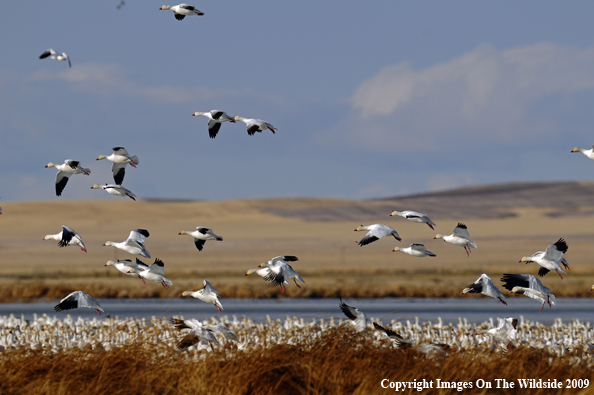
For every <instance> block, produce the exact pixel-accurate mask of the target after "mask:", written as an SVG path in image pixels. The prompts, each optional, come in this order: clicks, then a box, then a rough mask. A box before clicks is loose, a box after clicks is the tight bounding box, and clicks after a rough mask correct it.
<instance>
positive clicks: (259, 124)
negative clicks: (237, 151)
mask: <svg viewBox="0 0 594 395" xmlns="http://www.w3.org/2000/svg"><path fill="white" fill-rule="evenodd" d="M232 119H233V121H241V122H244V123H245V124H246V127H247V132H248V134H249V135H250V136H253V135H254V134H256V132H260V133H262V132H263V131H264V130H266V129H270V131H271V132H272V133H275V131H276V128H275V127H274V126H272V125H271V124H269V123H268V122H266V121H263V120H261V119H249V118H244V117H240V116H236V117H233V118H232Z"/></svg>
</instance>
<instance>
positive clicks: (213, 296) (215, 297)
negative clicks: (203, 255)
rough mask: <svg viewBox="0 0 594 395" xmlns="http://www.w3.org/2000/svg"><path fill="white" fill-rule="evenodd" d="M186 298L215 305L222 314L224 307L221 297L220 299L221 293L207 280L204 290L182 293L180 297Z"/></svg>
mask: <svg viewBox="0 0 594 395" xmlns="http://www.w3.org/2000/svg"><path fill="white" fill-rule="evenodd" d="M184 296H191V297H193V298H196V299H200V300H201V301H203V302H206V303H211V304H214V306H215V307H216V308H217V310H218V311H219V314H221V310H223V305H222V304H221V302H220V301H219V297H220V296H219V293H218V292H217V290H216V289H215V288H214V287H213V286H212V285H210V283H209V282H208V281H206V280H204V288H202V289H199V290H198V291H195V292H192V291H184V292H182V294H181V295H180V296H179V297H180V298H183V297H184Z"/></svg>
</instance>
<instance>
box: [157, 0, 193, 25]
mask: <svg viewBox="0 0 594 395" xmlns="http://www.w3.org/2000/svg"><path fill="white" fill-rule="evenodd" d="M159 9H160V10H171V11H173V16H175V19H177V20H178V21H181V20H182V19H184V18H185V17H187V16H192V15H204V12H202V11H200V10H198V9H197V8H196V7H194V6H193V5H189V4H185V3H182V4H178V5H164V6H163V7H161V8H159Z"/></svg>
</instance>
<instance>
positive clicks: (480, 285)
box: [460, 273, 507, 306]
mask: <svg viewBox="0 0 594 395" xmlns="http://www.w3.org/2000/svg"><path fill="white" fill-rule="evenodd" d="M466 293H471V294H478V293H481V294H483V295H487V296H490V297H492V298H495V299H497V300H499V301H500V302H501V303H503V304H504V305H506V306H507V302H506V301H505V296H504V295H503V293H501V291H500V290H499V289H498V288H497V287H496V286H495V284H493V281H492V280H491V277H489V276H488V275H486V274H484V273H483V274H481V276H480V277H479V278H478V280H476V281H475V282H473V283H472V284H470V285H469V286H468V287H466V288H464V289H463V290H462V293H461V294H460V295H464V294H466Z"/></svg>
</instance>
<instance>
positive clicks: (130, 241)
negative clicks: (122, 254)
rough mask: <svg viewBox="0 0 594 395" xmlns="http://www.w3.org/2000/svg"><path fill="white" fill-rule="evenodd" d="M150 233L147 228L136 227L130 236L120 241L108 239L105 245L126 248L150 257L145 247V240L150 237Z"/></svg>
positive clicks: (128, 250) (127, 250)
mask: <svg viewBox="0 0 594 395" xmlns="http://www.w3.org/2000/svg"><path fill="white" fill-rule="evenodd" d="M149 236H150V234H149V232H148V231H147V230H146V229H134V230H133V231H131V232H130V236H128V238H127V239H126V240H124V241H122V242H120V243H116V242H115V241H106V242H105V243H104V244H103V245H104V246H112V247H115V248H119V249H120V250H124V251H126V252H129V253H130V254H133V255H140V256H143V257H146V258H150V257H151V255H150V254H149V252H148V251H147V250H146V249H145V248H144V240H145V239H146V238H147V237H149Z"/></svg>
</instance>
